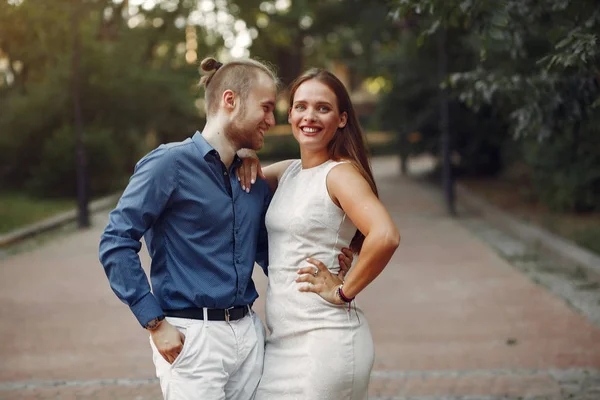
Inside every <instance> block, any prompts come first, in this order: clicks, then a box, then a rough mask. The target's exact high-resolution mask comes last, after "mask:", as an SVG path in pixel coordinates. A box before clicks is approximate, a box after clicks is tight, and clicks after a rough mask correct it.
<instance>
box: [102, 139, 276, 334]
mask: <svg viewBox="0 0 600 400" xmlns="http://www.w3.org/2000/svg"><path fill="white" fill-rule="evenodd" d="M239 162H240V160H239V159H238V158H237V156H236V159H235V161H234V163H233V164H232V166H231V168H229V170H227V169H226V167H225V165H224V164H223V163H222V162H221V159H220V158H219V155H218V153H217V152H216V150H215V149H214V148H213V147H212V146H211V145H210V144H208V143H207V142H206V140H205V139H204V138H203V137H202V135H201V134H200V133H199V132H196V134H195V135H194V136H193V138H191V139H187V140H185V141H183V142H179V143H170V144H166V145H161V146H160V147H158V148H157V149H156V150H154V151H152V152H151V153H149V154H148V155H146V156H145V157H144V158H142V159H141V160H140V161H139V162H138V163H137V165H136V167H135V172H134V174H133V175H132V177H131V179H130V180H129V184H128V185H127V188H126V189H125V191H124V193H123V196H122V197H121V199H120V200H119V203H118V204H117V207H116V208H115V209H114V210H113V211H112V212H111V213H110V217H109V223H108V226H107V227H106V229H105V231H104V233H103V234H102V237H101V240H100V261H101V263H102V265H103V266H104V269H105V272H106V275H107V277H108V279H109V282H110V285H111V287H112V289H113V291H114V292H115V293H116V294H117V296H118V297H119V298H120V299H121V300H122V301H123V302H124V303H126V304H128V305H129V307H130V308H131V311H132V312H133V313H134V314H135V316H136V317H137V319H138V321H139V323H140V324H141V325H142V326H144V325H146V324H147V323H148V322H149V321H151V320H152V319H154V318H156V317H158V316H160V315H162V313H163V311H162V310H167V309H171V310H178V309H183V308H194V307H209V308H228V307H232V306H239V305H246V304H250V303H252V302H253V301H254V300H255V299H256V298H257V297H258V294H257V292H256V289H255V287H254V282H253V281H252V278H251V276H252V270H253V267H254V262H255V261H256V262H257V263H259V264H260V265H261V266H262V267H263V269H264V270H265V273H266V267H267V259H268V256H267V238H266V230H265V226H264V221H265V219H264V217H265V213H266V210H267V207H268V205H269V201H270V199H271V194H270V191H269V188H268V185H267V183H266V182H265V181H263V180H260V179H259V180H257V182H256V184H254V185H253V186H252V190H251V192H250V193H246V192H244V191H242V189H241V187H240V184H239V182H238V180H237V178H236V177H235V174H234V171H235V168H236V166H237V165H238V164H239ZM142 236H143V237H144V240H145V242H146V245H147V247H148V251H149V253H150V256H151V257H152V264H151V269H150V279H151V282H152V291H153V293H154V294H153V293H151V292H150V285H149V284H148V279H147V277H146V274H145V273H144V270H143V269H142V266H141V263H140V258H139V256H138V252H139V251H140V249H141V243H140V239H141V238H142Z"/></svg>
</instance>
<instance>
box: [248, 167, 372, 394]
mask: <svg viewBox="0 0 600 400" xmlns="http://www.w3.org/2000/svg"><path fill="white" fill-rule="evenodd" d="M338 164H340V162H334V161H332V160H329V161H326V162H325V163H323V164H321V165H318V166H316V167H313V168H308V169H302V165H301V162H300V160H296V161H294V162H292V164H291V165H290V166H289V167H288V169H287V170H286V171H285V172H284V173H283V175H282V177H281V178H280V181H279V185H278V188H277V191H276V192H275V195H274V197H273V200H272V201H271V205H270V206H269V209H268V211H267V215H266V226H267V230H268V233H269V283H268V287H267V298H266V307H265V308H266V322H267V327H268V328H269V330H270V332H271V334H270V336H269V337H268V338H267V342H266V348H265V363H264V372H263V376H262V379H261V382H260V384H259V387H258V389H257V395H256V399H257V400H275V399H277V400H363V399H367V391H368V385H369V377H370V373H371V369H372V367H373V360H374V348H373V339H372V337H371V332H370V330H369V326H368V324H367V321H366V319H365V317H364V315H363V313H362V311H361V310H360V308H358V307H355V303H356V302H353V303H352V306H351V308H350V310H349V307H348V306H347V305H345V306H344V305H340V306H338V305H334V304H331V303H329V302H328V301H326V300H324V299H323V298H321V297H320V296H319V295H318V294H316V293H311V292H300V291H298V288H299V286H300V285H305V284H306V283H297V282H295V279H296V278H297V277H298V274H297V270H298V269H299V268H301V267H303V266H308V265H311V264H309V263H307V262H306V258H307V257H313V258H315V259H317V260H319V261H321V262H323V263H324V264H325V265H326V266H327V267H328V268H329V270H330V271H331V272H332V273H333V274H337V273H338V271H339V263H338V259H337V256H338V255H339V254H340V253H341V249H342V248H343V247H348V246H349V244H350V241H351V240H352V238H353V237H354V234H355V233H356V227H355V226H354V224H353V223H352V221H351V220H350V218H348V217H347V216H346V214H345V213H344V211H343V210H341V209H340V208H339V207H338V206H336V205H335V204H334V203H333V201H332V200H331V198H330V197H329V194H328V191H327V185H326V179H327V174H328V173H329V171H331V169H332V168H333V167H335V166H336V165H338Z"/></svg>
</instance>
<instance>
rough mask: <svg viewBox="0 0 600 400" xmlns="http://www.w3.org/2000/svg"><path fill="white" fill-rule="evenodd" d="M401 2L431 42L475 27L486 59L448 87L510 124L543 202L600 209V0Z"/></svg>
mask: <svg viewBox="0 0 600 400" xmlns="http://www.w3.org/2000/svg"><path fill="white" fill-rule="evenodd" d="M391 3H392V12H393V14H394V16H395V18H396V19H398V20H402V19H407V18H416V19H418V20H419V23H420V24H421V27H420V28H421V29H420V38H421V40H422V41H425V42H426V41H427V37H428V36H431V35H435V34H436V32H437V31H438V30H439V29H456V28H462V29H465V30H467V31H468V33H469V35H470V38H471V41H470V43H471V44H472V51H474V52H475V54H477V55H478V59H477V62H476V63H475V64H474V65H473V67H472V68H471V69H464V70H460V71H453V73H451V74H450V75H449V76H448V77H447V79H445V80H444V81H443V82H442V84H444V85H448V86H450V87H451V88H452V89H453V90H454V93H456V95H457V96H458V99H460V101H462V102H463V103H464V104H466V105H467V106H469V107H470V108H472V109H473V110H475V111H477V110H480V109H481V108H482V107H492V108H493V109H494V110H496V111H497V112H498V113H500V114H501V115H503V116H504V118H505V119H506V120H507V121H509V123H510V125H509V131H510V133H511V134H512V136H513V137H514V138H517V139H520V142H519V143H521V144H522V146H521V149H520V150H521V154H522V156H523V158H524V160H525V161H526V162H527V163H528V165H530V167H531V169H532V176H533V179H534V185H535V186H536V187H537V189H538V194H539V195H540V197H541V198H542V200H544V201H545V202H546V203H547V204H548V205H550V206H551V207H553V208H556V209H576V210H587V209H598V208H600V169H599V168H598V166H599V165H600V158H599V157H600V141H598V140H597V138H598V137H599V134H600V132H598V120H599V117H598V108H597V106H598V104H599V99H600V85H599V71H598V56H599V52H600V47H599V46H598V35H599V34H600V24H599V23H600V6H599V5H598V4H597V2H595V1H591V0H590V1H587V0H582V1H579V0H577V1H575V0H542V1H537V0H512V1H502V2H488V1H477V0H454V1H442V0H439V1H438V0H393V1H392V2H391ZM541 149H543V150H544V151H543V152H542V151H540V150H541ZM545 155H546V156H545ZM547 156H551V157H552V159H551V160H550V159H548V157H547ZM542 158H544V159H542ZM565 163H566V164H565ZM565 170H568V173H565ZM567 177H568V179H567ZM569 179H570V180H569ZM567 180H569V181H568V183H567ZM552 193H554V195H552Z"/></svg>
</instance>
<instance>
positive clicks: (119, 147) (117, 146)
mask: <svg viewBox="0 0 600 400" xmlns="http://www.w3.org/2000/svg"><path fill="white" fill-rule="evenodd" d="M133 139H134V136H133V135H120V136H119V137H117V135H115V133H114V132H111V131H109V130H107V129H105V128H100V127H90V128H88V129H86V131H85V136H84V145H85V150H86V156H87V173H88V179H89V191H90V195H92V196H97V195H102V194H106V193H108V192H110V191H113V190H116V189H119V188H121V187H122V186H123V184H124V177H126V176H128V175H129V174H130V172H131V169H132V166H133V165H134V164H135V162H136V160H137V159H138V155H139V152H138V150H137V145H136V143H135V141H134V140H133ZM26 187H27V189H29V191H31V192H33V193H34V194H36V195H39V196H43V197H74V196H75V195H76V192H77V178H76V165H75V133H74V131H73V127H72V126H70V125H64V126H62V127H61V128H59V129H57V130H56V131H54V132H53V133H52V135H51V137H50V138H49V139H48V140H46V142H45V145H44V148H43V151H42V158H41V161H40V164H39V165H38V166H37V167H36V168H34V170H33V175H32V177H31V178H30V179H29V180H28V181H27V182H26Z"/></svg>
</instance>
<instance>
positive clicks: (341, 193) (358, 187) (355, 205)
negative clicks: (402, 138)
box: [327, 164, 400, 298]
mask: <svg viewBox="0 0 600 400" xmlns="http://www.w3.org/2000/svg"><path fill="white" fill-rule="evenodd" d="M327 188H328V190H329V194H330V196H331V199H332V200H333V202H334V203H336V204H339V206H340V207H341V208H342V209H343V210H344V212H346V214H347V215H348V217H349V218H350V219H351V220H352V222H353V223H354V225H355V226H356V227H357V228H358V230H359V231H361V232H362V234H363V235H365V240H364V243H363V245H362V250H361V252H360V257H359V258H358V261H357V263H356V265H355V266H354V269H353V270H352V271H350V273H349V274H348V276H347V278H346V281H345V282H344V295H345V296H346V297H349V298H352V297H354V296H356V295H357V294H358V293H360V292H361V291H362V290H363V289H364V288H365V287H366V286H367V285H368V284H369V283H371V282H372V281H373V280H374V279H375V278H376V277H377V276H378V275H379V274H380V273H381V271H383V269H384V268H385V266H386V265H387V263H388V262H389V261H390V259H391V258H392V255H393V254H394V252H395V251H396V248H398V245H399V244H400V233H399V232H398V229H397V228H396V225H395V224H394V221H393V220H392V218H391V216H390V214H389V213H388V212H387V210H386V208H385V207H384V205H383V204H382V203H381V201H380V200H379V199H378V198H377V196H375V193H373V190H371V187H370V186H369V183H368V182H367V181H366V179H365V178H364V177H363V176H362V175H361V174H360V172H358V170H357V169H356V168H355V167H354V166H352V164H340V165H338V166H336V167H335V168H333V169H332V170H331V172H329V175H328V176H327Z"/></svg>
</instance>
